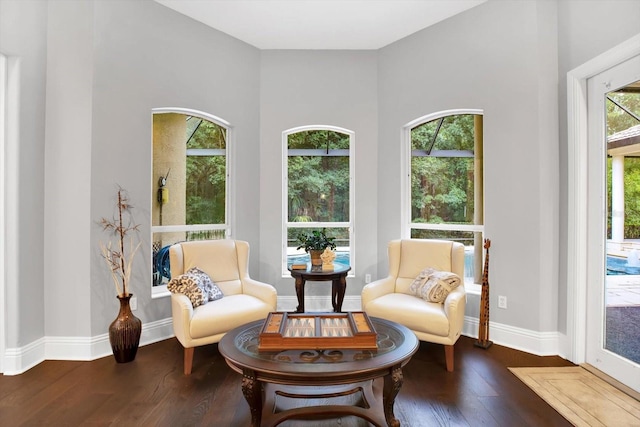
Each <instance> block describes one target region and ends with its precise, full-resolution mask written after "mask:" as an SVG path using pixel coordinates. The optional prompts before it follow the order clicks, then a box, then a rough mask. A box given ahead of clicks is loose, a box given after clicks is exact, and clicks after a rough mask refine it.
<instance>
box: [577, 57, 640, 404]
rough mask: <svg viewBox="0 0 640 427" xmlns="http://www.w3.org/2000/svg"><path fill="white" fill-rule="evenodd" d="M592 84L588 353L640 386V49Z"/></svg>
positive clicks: (635, 386) (604, 368) (595, 361)
mask: <svg viewBox="0 0 640 427" xmlns="http://www.w3.org/2000/svg"><path fill="white" fill-rule="evenodd" d="M587 84H588V89H587V91H588V98H589V99H588V110H589V151H588V156H589V163H588V168H589V174H588V175H589V178H588V180H589V181H588V186H589V202H588V203H589V208H588V209H589V215H588V217H589V220H588V221H589V223H588V227H589V236H588V242H589V245H588V249H587V251H588V256H589V272H588V281H589V283H588V288H587V300H588V306H587V358H586V360H587V363H589V364H590V365H592V366H594V367H595V368H597V369H599V370H600V371H602V372H604V373H606V374H608V375H609V376H611V377H613V378H615V379H617V380H618V381H620V382H622V383H624V384H626V385H628V386H629V387H631V388H633V389H635V390H636V391H640V57H636V58H633V59H631V60H629V61H626V62H624V63H622V64H620V65H618V66H616V67H614V68H612V69H610V70H607V71H605V72H602V73H600V74H598V75H596V76H594V77H592V78H590V79H589V80H588V83H587Z"/></svg>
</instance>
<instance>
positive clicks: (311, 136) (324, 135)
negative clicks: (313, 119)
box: [287, 130, 349, 150]
mask: <svg viewBox="0 0 640 427" xmlns="http://www.w3.org/2000/svg"><path fill="white" fill-rule="evenodd" d="M287 143H288V145H289V149H325V150H327V149H329V150H337V149H348V148H349V135H346V134H344V133H340V132H335V131H332V130H307V131H302V132H296V133H292V134H290V135H289V137H288V141H287Z"/></svg>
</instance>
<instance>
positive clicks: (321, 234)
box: [296, 228, 336, 265]
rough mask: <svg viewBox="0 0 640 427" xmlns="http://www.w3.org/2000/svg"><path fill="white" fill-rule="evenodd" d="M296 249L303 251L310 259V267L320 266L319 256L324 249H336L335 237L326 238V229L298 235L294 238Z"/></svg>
mask: <svg viewBox="0 0 640 427" xmlns="http://www.w3.org/2000/svg"><path fill="white" fill-rule="evenodd" d="M296 239H297V242H298V247H297V249H303V248H304V250H305V252H307V253H308V254H309V256H310V257H311V265H322V259H321V258H320V255H322V252H324V250H325V249H326V248H329V249H331V250H334V249H335V248H336V243H335V239H336V238H335V237H329V236H327V230H326V228H323V229H322V230H313V231H311V233H299V234H298V236H297V237H296Z"/></svg>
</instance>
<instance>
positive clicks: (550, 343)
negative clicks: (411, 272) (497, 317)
mask: <svg viewBox="0 0 640 427" xmlns="http://www.w3.org/2000/svg"><path fill="white" fill-rule="evenodd" d="M297 306H298V300H297V298H296V297H295V296H280V297H278V305H277V309H278V310H279V311H294V310H295V309H296V307H297ZM342 308H343V310H344V311H359V310H362V307H361V304H360V296H353V295H347V296H345V298H344V301H343V304H342ZM305 309H307V310H309V311H326V312H329V311H332V307H331V299H330V298H329V297H328V296H310V297H306V298H305ZM462 335H464V336H467V337H471V338H477V336H478V319H476V318H473V317H465V319H464V326H463V329H462ZM173 336H174V334H173V325H172V319H171V318H167V319H162V320H158V321H155V322H151V323H143V324H142V335H141V336H140V345H141V346H144V345H147V344H153V343H155V342H158V341H162V340H165V339H168V338H172V337H173ZM489 339H490V340H491V341H493V342H494V343H495V344H499V345H503V346H505V347H509V348H513V349H516V350H521V351H525V352H527V353H531V354H536V355H538V356H550V355H561V352H560V333H558V332H535V331H530V330H528V329H522V328H516V327H513V326H508V325H503V324H500V323H495V322H489ZM111 354H112V353H111V345H110V344H109V335H108V334H106V333H105V334H102V335H98V336H95V337H44V338H40V339H38V340H36V341H34V342H32V343H30V344H27V345H26V346H24V347H19V348H8V349H6V351H5V354H4V360H3V366H4V368H5V370H4V372H3V374H4V375H18V374H21V373H23V372H25V371H27V370H29V369H31V368H32V367H34V366H36V365H37V364H39V363H41V362H43V361H45V360H85V361H86V360H95V359H99V358H101V357H105V356H110V355H111Z"/></svg>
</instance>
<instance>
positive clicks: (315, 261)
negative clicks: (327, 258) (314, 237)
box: [309, 249, 322, 265]
mask: <svg viewBox="0 0 640 427" xmlns="http://www.w3.org/2000/svg"><path fill="white" fill-rule="evenodd" d="M320 255H322V251H321V250H316V249H311V250H309V257H310V258H311V265H322V258H320Z"/></svg>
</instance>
